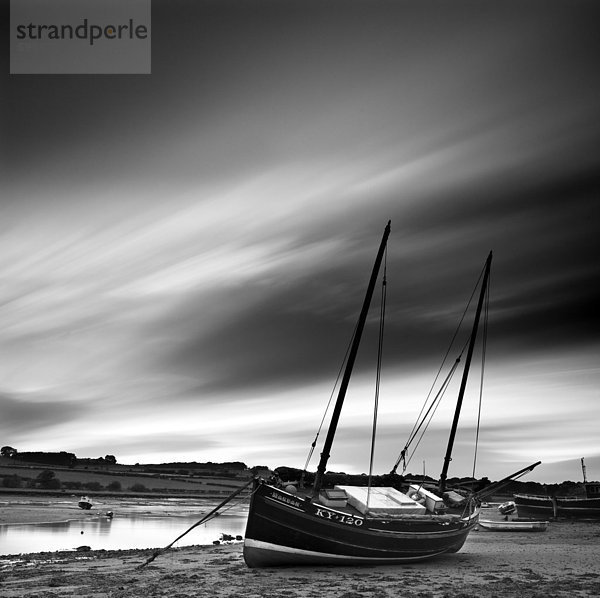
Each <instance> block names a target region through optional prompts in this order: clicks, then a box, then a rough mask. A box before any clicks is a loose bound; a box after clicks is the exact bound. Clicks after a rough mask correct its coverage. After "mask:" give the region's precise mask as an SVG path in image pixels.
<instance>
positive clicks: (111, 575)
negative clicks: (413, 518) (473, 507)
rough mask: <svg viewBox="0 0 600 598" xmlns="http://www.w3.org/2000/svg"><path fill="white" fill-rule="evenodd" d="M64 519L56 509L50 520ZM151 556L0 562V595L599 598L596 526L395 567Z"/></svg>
mask: <svg viewBox="0 0 600 598" xmlns="http://www.w3.org/2000/svg"><path fill="white" fill-rule="evenodd" d="M81 513H82V514H83V516H86V515H85V512H83V511H82V512H81ZM3 515H4V514H3ZM49 515H50V513H48V512H47V513H45V514H44V516H46V517H48V516H49ZM62 515H64V513H56V512H55V516H62ZM40 516H41V515H40ZM59 520H60V519H59ZM30 521H31V520H30ZM21 522H23V521H21ZM153 552H154V550H151V549H149V550H127V551H92V552H86V553H77V552H65V553H56V552H55V553H37V554H30V555H18V556H16V555H15V556H10V557H0V595H2V596H3V598H22V597H27V598H58V597H61V598H62V597H63V596H77V597H79V596H81V597H94V598H138V597H139V598H142V597H143V598H151V597H158V596H169V598H183V597H191V596H194V597H209V596H241V597H248V598H257V597H265V598H266V597H267V596H268V597H269V598H284V597H285V598H307V597H313V596H315V597H316V596H323V595H327V596H332V597H333V596H335V597H340V598H357V597H359V596H368V597H372V598H387V597H390V598H392V597H397V596H401V597H402V598H417V597H419V598H450V597H456V598H459V597H460V598H470V597H473V598H475V597H476V596H477V597H479V596H483V597H486V596H489V597H496V598H509V597H510V598H512V597H520V598H530V597H538V596H539V597H542V596H553V597H557V598H563V597H564V598H566V597H567V596H568V597H569V598H573V597H577V596H600V564H599V563H600V522H598V521H596V522H583V521H580V522H573V521H558V522H552V523H551V524H550V525H549V527H548V530H547V531H546V532H542V533H527V532H489V531H483V530H480V531H475V532H473V533H471V534H470V536H469V538H468V540H467V542H466V544H465V546H464V547H463V549H462V550H461V551H460V552H458V553H456V554H451V555H447V556H444V557H441V558H438V559H436V560H432V561H428V562H424V563H415V564H410V565H405V566H396V567H337V568H335V567H318V568H308V567H305V568H283V569H248V568H247V567H246V565H245V564H244V561H243V558H242V544H241V543H236V544H232V545H220V546H192V547H186V548H179V549H175V550H170V551H168V552H166V553H164V554H162V555H160V556H158V557H157V558H156V559H155V560H154V561H153V562H152V563H150V564H149V565H147V566H146V567H143V568H139V566H140V565H141V564H142V563H144V562H145V561H146V560H147V559H148V558H149V557H150V556H151V555H152V554H153Z"/></svg>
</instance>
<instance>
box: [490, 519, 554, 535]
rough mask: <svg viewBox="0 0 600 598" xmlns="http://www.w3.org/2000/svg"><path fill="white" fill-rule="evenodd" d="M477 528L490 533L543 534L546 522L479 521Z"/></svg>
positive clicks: (514, 520) (531, 520) (519, 520)
mask: <svg viewBox="0 0 600 598" xmlns="http://www.w3.org/2000/svg"><path fill="white" fill-rule="evenodd" d="M479 527H480V528H481V529H484V530H487V531H491V532H545V531H546V529H547V527H548V521H541V520H537V519H511V520H509V521H494V520H491V519H480V520H479Z"/></svg>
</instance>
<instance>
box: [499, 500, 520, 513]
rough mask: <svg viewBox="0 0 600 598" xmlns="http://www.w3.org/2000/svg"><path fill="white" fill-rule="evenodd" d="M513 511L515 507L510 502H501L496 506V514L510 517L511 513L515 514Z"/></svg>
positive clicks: (512, 502)
mask: <svg viewBox="0 0 600 598" xmlns="http://www.w3.org/2000/svg"><path fill="white" fill-rule="evenodd" d="M515 509H516V505H515V503H514V501H512V500H509V501H507V502H503V503H502V504H501V505H498V512H499V513H502V515H510V514H511V513H514V512H515Z"/></svg>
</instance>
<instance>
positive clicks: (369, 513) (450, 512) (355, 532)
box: [243, 223, 537, 567]
mask: <svg viewBox="0 0 600 598" xmlns="http://www.w3.org/2000/svg"><path fill="white" fill-rule="evenodd" d="M389 233H390V223H388V225H387V227H386V229H385V231H384V235H383V238H382V240H381V244H380V246H379V251H378V253H377V257H376V260H375V265H374V267H373V271H372V273H371V278H370V280H369V284H368V287H367V293H366V297H365V299H364V303H363V306H362V310H361V312H360V315H359V319H358V323H357V326H356V329H355V333H354V336H353V341H352V344H351V347H350V349H349V351H348V356H347V360H346V366H345V370H344V375H343V377H342V380H341V383H340V388H339V392H338V397H337V402H336V404H335V407H334V410H333V414H332V416H331V422H330V424H329V428H328V431H327V438H326V440H325V443H324V446H323V452H322V453H321V459H320V462H319V465H318V467H317V472H316V475H315V480H314V484H313V486H312V488H305V487H304V485H303V483H302V480H301V481H300V483H297V484H289V483H288V484H287V485H284V484H281V483H279V481H278V480H275V479H273V480H268V481H267V480H264V479H261V478H257V479H255V480H254V486H253V491H252V494H251V501H250V506H249V513H248V522H247V527H246V533H245V540H244V551H243V554H244V559H245V562H246V564H247V565H248V566H249V567H272V566H286V565H293V566H295V565H355V564H372V565H376V564H386V565H390V564H400V563H407V562H413V561H419V560H423V559H429V558H433V557H436V556H438V555H441V554H445V553H452V552H456V551H458V550H460V548H461V547H462V546H463V544H464V542H465V540H466V539H467V536H468V534H469V533H470V531H471V530H473V529H474V528H475V527H476V525H477V522H478V518H479V510H480V506H479V497H478V496H477V493H475V492H473V491H470V492H466V491H462V490H457V491H453V490H452V489H450V488H448V487H447V485H446V479H447V473H448V466H449V464H450V461H451V454H452V448H453V444H454V438H455V434H456V430H457V425H458V418H459V415H460V410H461V405H462V399H463V394H464V391H465V386H466V382H467V376H468V372H469V367H470V363H471V358H472V355H473V350H474V345H475V339H476V337H477V330H478V326H479V320H480V316H481V313H482V307H483V305H484V299H485V298H486V296H487V292H488V282H489V273H490V266H491V260H492V254H491V253H490V254H489V256H488V258H487V260H486V264H485V267H484V270H483V274H482V277H480V281H481V289H480V294H479V301H478V304H477V308H476V312H475V316H474V321H473V327H472V331H471V333H470V335H469V338H468V351H467V356H466V359H465V361H464V363H465V365H464V371H463V376H462V381H461V385H460V390H459V396H458V400H457V404H456V408H455V413H454V420H453V422H452V427H451V429H450V438H449V441H448V447H447V449H446V455H445V457H444V462H443V469H442V473H441V474H440V479H439V483H438V484H437V485H436V486H435V487H433V488H431V487H428V488H425V487H424V486H423V485H422V484H417V485H414V484H413V485H410V486H409V484H407V483H405V482H404V479H403V478H402V477H401V476H398V475H397V474H396V467H397V466H398V464H399V462H400V460H401V459H403V458H404V455H405V450H406V448H407V447H408V443H407V447H405V450H403V451H402V453H401V458H399V460H398V462H397V463H396V465H395V466H394V468H393V469H392V471H391V473H390V474H389V479H390V480H392V481H394V483H393V484H392V485H390V486H385V487H375V486H373V485H371V474H369V482H368V485H367V486H365V487H362V486H350V485H338V486H335V487H334V488H326V487H325V485H326V484H325V477H326V476H325V472H326V465H327V461H328V459H329V456H330V450H331V448H332V444H333V439H334V435H335V432H336V428H337V423H338V420H339V416H340V413H341V409H342V405H343V402H344V397H345V394H346V389H347V387H348V384H349V380H350V376H351V373H352V368H353V365H354V360H355V358H356V354H357V351H358V346H359V343H360V339H361V335H362V331H363V328H364V325H365V321H366V318H367V313H368V310H369V305H370V302H371V298H372V295H373V290H374V287H375V284H376V281H377V277H378V273H379V269H380V266H381V262H382V259H383V256H384V253H385V249H386V244H387V239H388V236H389ZM382 297H385V279H384V281H383V285H382ZM383 305H385V300H384V299H382V306H383ZM486 314H487V309H486ZM486 329H487V326H485V327H484V330H486ZM381 332H382V324H380V334H381ZM381 345H382V343H381V337H380V343H379V348H380V349H381ZM466 348H467V343H465V346H464V347H463V351H464V350H465V349H466ZM459 360H460V357H459V359H457V360H456V363H455V365H454V366H453V369H452V373H453V371H454V369H455V368H456V367H457V364H458V362H459ZM380 363H381V360H380V359H378V365H379V364H380ZM377 380H379V370H378V372H377ZM436 400H437V398H436ZM374 428H375V426H374ZM417 430H418V428H417ZM413 439H414V436H413ZM313 448H314V443H313ZM311 452H312V450H311ZM371 462H372V461H371ZM536 465H537V464H536ZM533 467H534V466H532V467H531V468H533ZM531 468H528V470H530V469H531ZM523 471H525V470H521V472H518V473H519V474H522V472H523ZM514 475H517V474H514ZM395 482H397V483H395Z"/></svg>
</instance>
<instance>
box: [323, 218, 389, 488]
mask: <svg viewBox="0 0 600 598" xmlns="http://www.w3.org/2000/svg"><path fill="white" fill-rule="evenodd" d="M390 230H391V220H390V221H388V223H387V226H386V227H385V230H384V231H383V238H382V239H381V244H380V245H379V251H378V252H377V257H376V258H375V265H374V266H373V271H372V272H371V279H370V280H369V286H368V287H367V294H366V296H365V300H364V302H363V306H362V310H361V312H360V316H359V317H358V324H357V325H356V333H355V335H354V338H353V340H352V346H351V347H350V352H349V353H348V361H347V362H346V369H345V370H344V376H343V378H342V382H341V384H340V390H339V392H338V397H337V401H336V403H335V407H334V409H333V414H332V416H331V423H330V424H329V429H328V430H327V438H326V439H325V444H324V445H323V452H322V453H321V460H320V461H319V466H318V467H317V475H316V477H315V483H314V485H313V494H312V496H313V498H316V497H317V496H318V494H319V490H320V489H321V486H322V485H323V476H324V475H325V468H326V467H327V461H328V459H329V452H330V451H331V446H332V445H333V438H334V436H335V432H336V429H337V425H338V421H339V419H340V414H341V412H342V405H343V404H344V399H345V397H346V390H347V389H348V383H349V382H350V376H351V375H352V368H353V367H354V361H355V360H356V355H357V353H358V346H359V344H360V338H361V336H362V332H363V328H364V327H365V322H366V320H367V314H368V312H369V305H370V303H371V298H372V297H373V290H374V289H375V283H376V282H377V276H378V274H379V268H380V266H381V261H382V259H383V253H384V251H385V246H386V244H387V240H388V237H389V235H390Z"/></svg>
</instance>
